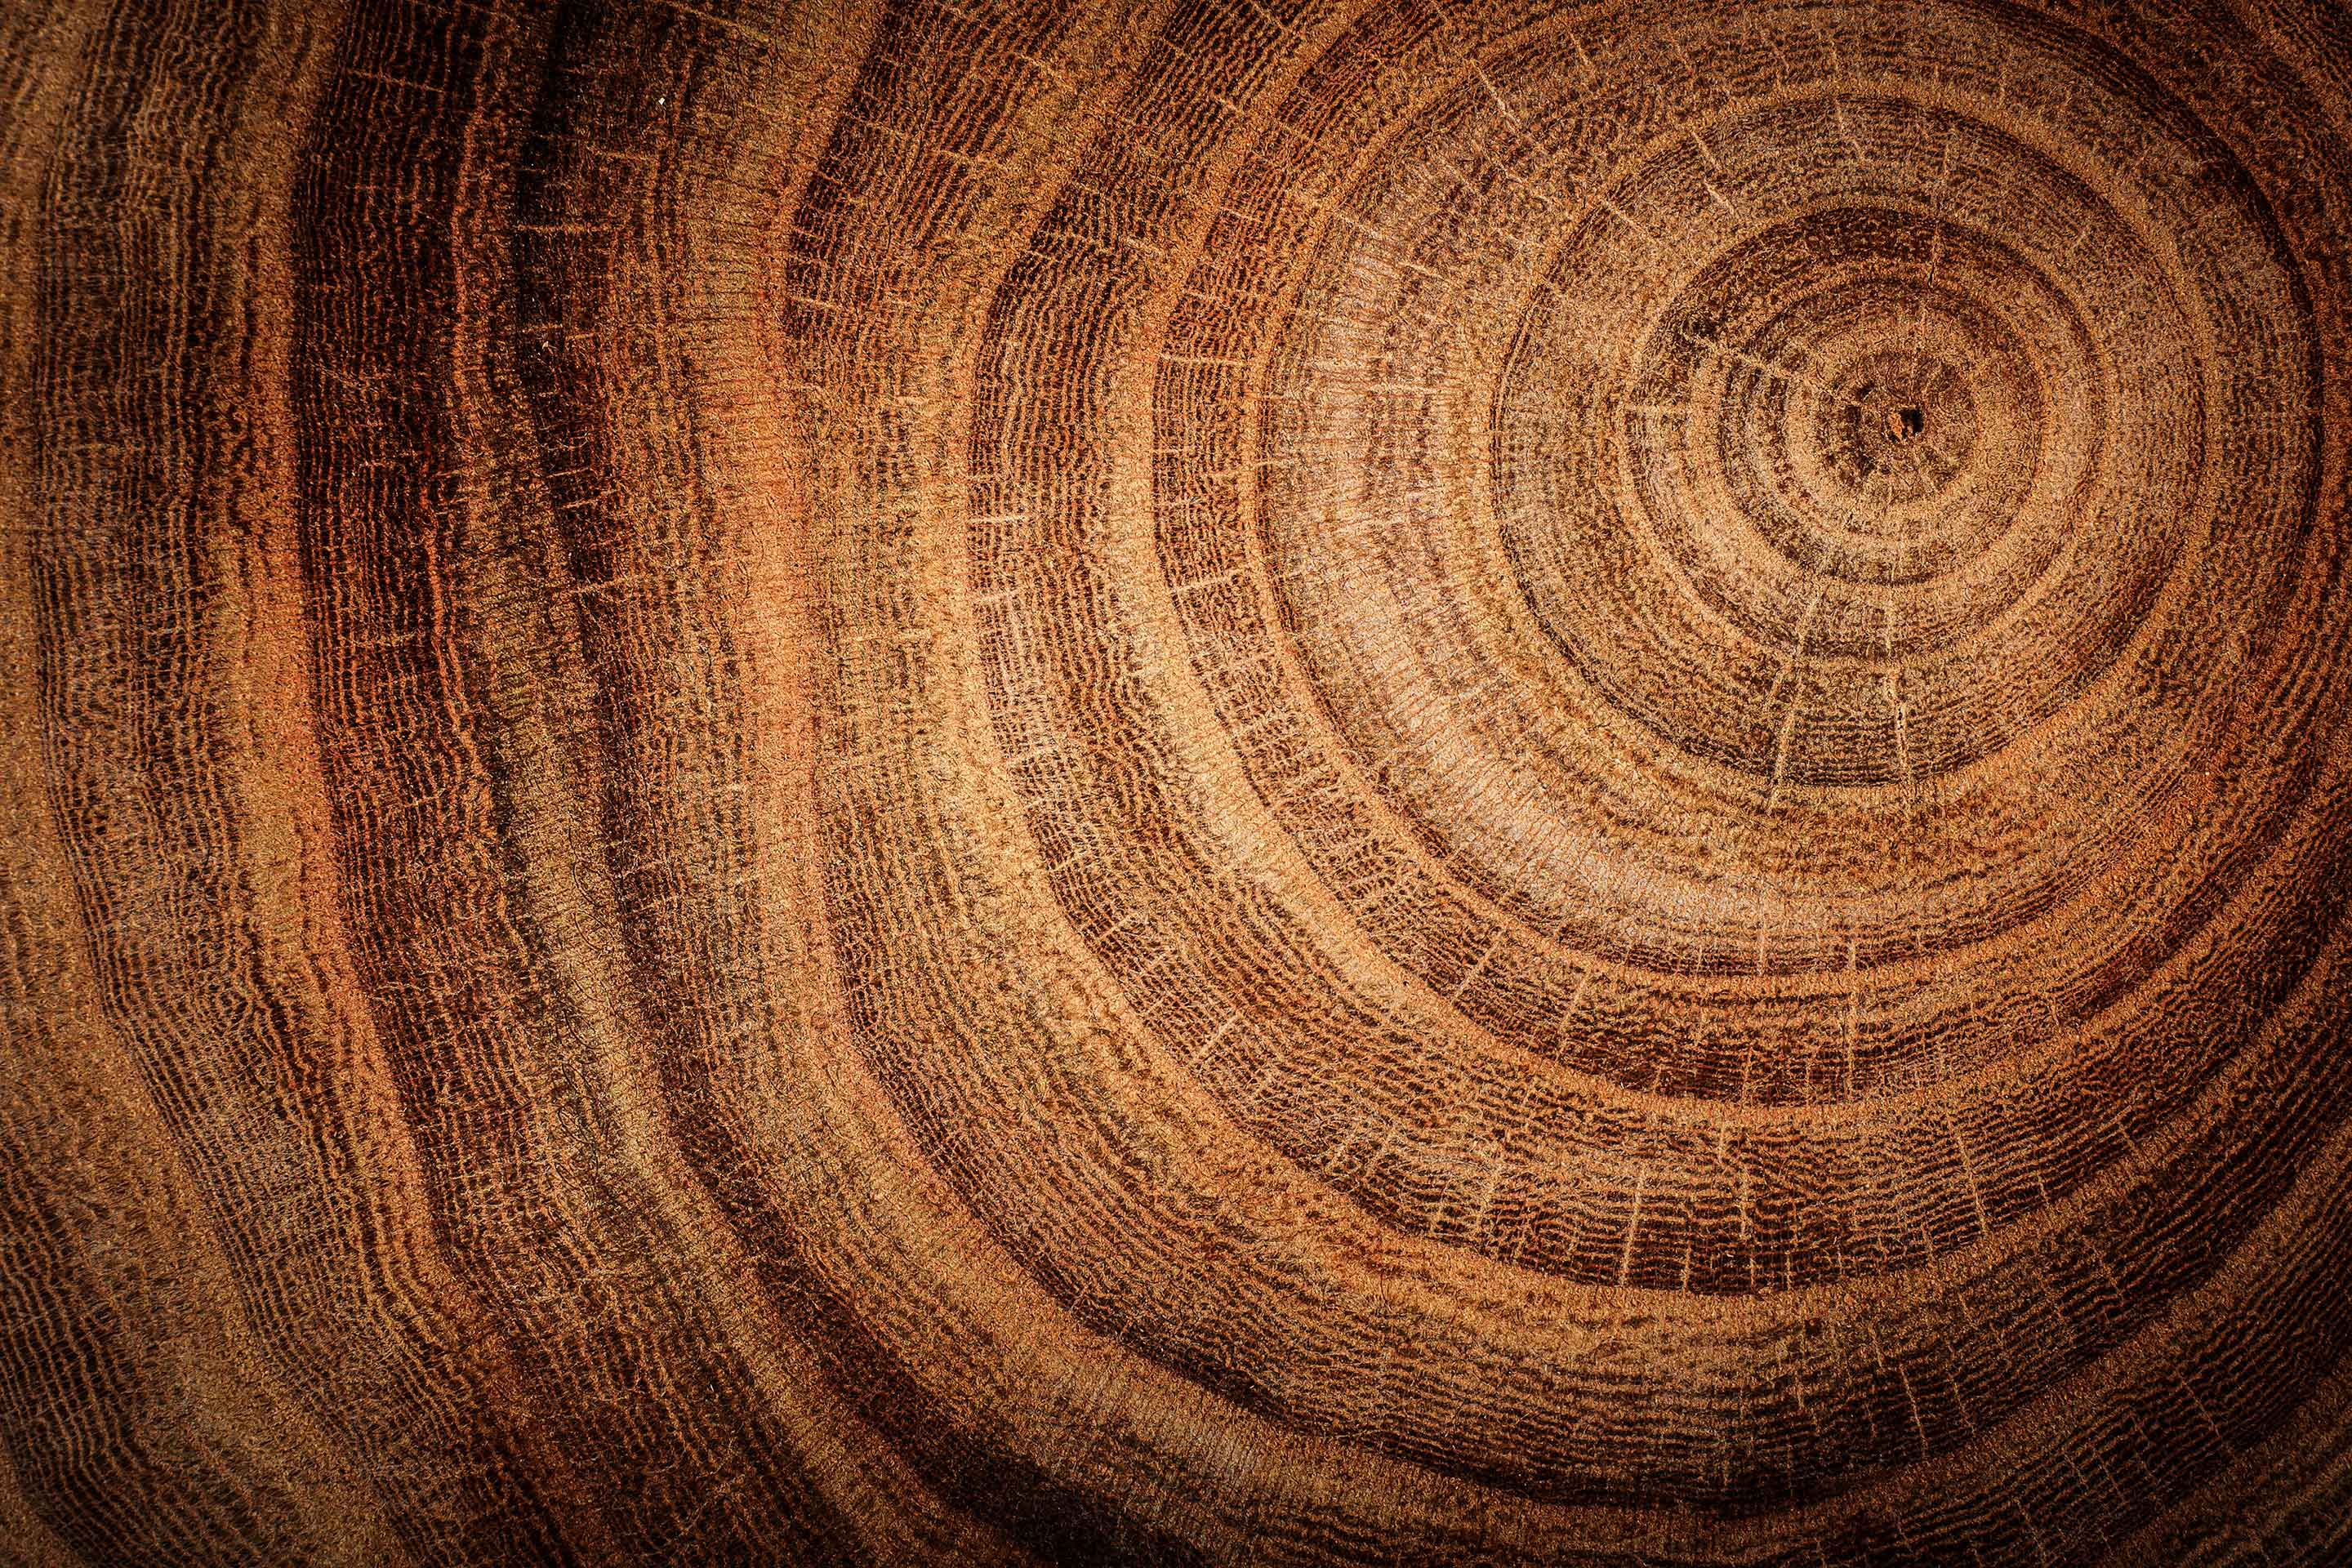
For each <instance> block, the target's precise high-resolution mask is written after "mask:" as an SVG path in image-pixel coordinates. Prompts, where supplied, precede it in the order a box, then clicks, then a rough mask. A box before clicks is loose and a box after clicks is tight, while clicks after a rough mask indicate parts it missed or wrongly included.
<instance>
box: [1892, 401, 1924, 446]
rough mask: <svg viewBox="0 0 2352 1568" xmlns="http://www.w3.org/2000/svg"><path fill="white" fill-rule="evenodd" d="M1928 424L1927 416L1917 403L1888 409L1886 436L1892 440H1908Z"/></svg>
mask: <svg viewBox="0 0 2352 1568" xmlns="http://www.w3.org/2000/svg"><path fill="white" fill-rule="evenodd" d="M1926 428H1927V415H1926V414H1925V413H1924V412H1922V411H1921V409H1920V407H1919V405H1917V404H1916V403H1906V404H1905V405H1902V406H1901V407H1899V408H1890V409H1888V410H1887V411H1886V437H1887V439H1888V440H1890V441H1908V440H1909V439H1911V437H1914V436H1916V435H1917V434H1919V432H1920V431H1922V430H1924V429H1926Z"/></svg>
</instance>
